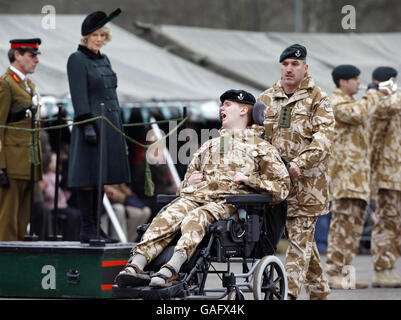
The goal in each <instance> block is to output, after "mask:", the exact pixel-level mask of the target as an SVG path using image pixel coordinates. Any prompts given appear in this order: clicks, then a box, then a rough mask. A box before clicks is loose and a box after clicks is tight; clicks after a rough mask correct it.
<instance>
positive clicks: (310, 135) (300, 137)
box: [258, 74, 334, 299]
mask: <svg viewBox="0 0 401 320" xmlns="http://www.w3.org/2000/svg"><path fill="white" fill-rule="evenodd" d="M258 100H259V101H263V102H264V103H265V104H266V106H267V108H266V111H265V121H264V127H265V138H266V140H267V141H268V142H270V143H271V144H272V145H273V146H275V147H276V148H277V149H278V151H279V153H280V155H281V156H282V157H284V158H285V159H286V160H287V161H292V162H295V163H296V164H297V165H298V166H299V168H300V169H301V176H300V177H299V178H298V179H297V181H295V183H294V186H293V187H292V189H291V191H290V194H289V196H288V198H287V201H288V218H287V223H286V231H287V236H288V241H289V246H288V249H287V253H286V271H287V274H288V292H289V294H290V295H291V296H292V298H297V297H298V295H299V293H300V291H301V288H302V285H303V284H304V283H305V285H306V289H307V291H308V292H309V294H310V298H311V299H314V298H323V297H325V296H327V295H328V294H329V293H330V289H329V286H328V282H327V279H326V277H325V275H324V274H323V270H322V267H321V264H320V256H319V252H318V251H317V247H316V242H315V240H314V237H313V235H314V231H315V224H316V220H317V218H318V216H319V215H321V214H326V213H327V212H328V210H329V209H328V203H329V199H328V170H327V169H328V160H329V155H330V145H331V139H332V134H333V128H334V116H333V110H332V108H331V106H330V103H329V101H328V97H327V95H326V94H325V93H324V92H322V90H321V89H320V88H319V87H317V86H316V85H315V84H314V81H313V80H312V78H311V77H310V76H309V75H308V74H307V75H306V76H305V78H304V79H303V80H302V82H301V84H300V86H299V88H298V89H297V90H296V91H295V93H294V94H293V95H292V96H291V97H290V98H288V97H287V96H286V94H285V93H284V90H283V88H282V86H281V80H279V81H277V82H276V83H275V84H274V85H273V87H272V88H270V89H268V90H266V91H265V92H263V93H262V94H261V95H260V96H259V98H258ZM285 106H288V107H289V108H290V110H291V111H290V114H291V123H290V126H289V127H288V128H286V127H281V126H280V125H279V120H280V113H281V109H282V107H285Z"/></svg>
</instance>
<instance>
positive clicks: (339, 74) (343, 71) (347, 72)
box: [331, 64, 361, 84]
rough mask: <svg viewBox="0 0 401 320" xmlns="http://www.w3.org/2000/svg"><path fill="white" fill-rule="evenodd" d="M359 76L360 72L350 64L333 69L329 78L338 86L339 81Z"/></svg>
mask: <svg viewBox="0 0 401 320" xmlns="http://www.w3.org/2000/svg"><path fill="white" fill-rule="evenodd" d="M360 74H361V71H360V70H359V69H358V68H357V67H355V66H353V65H351V64H341V65H339V66H337V67H335V68H334V69H333V71H332V72H331V76H332V77H333V81H334V83H335V84H338V81H339V80H340V79H344V80H348V79H351V78H355V77H357V76H359V75H360Z"/></svg>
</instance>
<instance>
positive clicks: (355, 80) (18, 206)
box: [0, 16, 401, 299]
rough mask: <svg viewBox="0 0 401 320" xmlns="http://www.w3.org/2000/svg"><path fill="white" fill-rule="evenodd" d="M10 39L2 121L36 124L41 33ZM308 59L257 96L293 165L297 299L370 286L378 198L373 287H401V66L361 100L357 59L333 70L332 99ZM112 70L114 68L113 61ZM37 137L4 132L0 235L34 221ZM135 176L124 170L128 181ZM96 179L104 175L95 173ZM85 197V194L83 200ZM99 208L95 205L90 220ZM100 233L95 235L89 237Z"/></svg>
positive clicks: (300, 51) (291, 62)
mask: <svg viewBox="0 0 401 320" xmlns="http://www.w3.org/2000/svg"><path fill="white" fill-rule="evenodd" d="M102 17H103V16H102ZM102 17H98V16H92V17H91V18H92V19H93V21H90V22H91V23H92V24H93V26H92V25H91V28H89V29H88V34H91V33H93V32H95V31H96V30H99V29H100V28H102V27H103V26H104V24H105V23H106V22H107V21H106V20H107V19H106V20H105V19H104V17H103V18H102ZM101 18H102V19H101ZM99 21H100V22H101V23H99ZM104 21H106V22H104ZM103 22H104V23H103ZM92 27H93V28H92ZM10 43H11V48H10V52H9V57H10V64H11V66H10V68H9V69H8V70H7V72H6V73H5V74H4V75H3V76H2V78H1V80H0V124H1V125H5V124H7V125H12V126H18V127H20V128H31V120H30V117H31V118H32V117H35V110H34V109H32V108H31V100H32V97H33V96H34V92H35V87H34V85H33V84H32V82H31V81H30V80H27V77H26V75H28V74H30V73H33V72H34V70H35V66H36V64H37V63H38V60H37V54H38V53H39V51H38V46H39V44H40V39H17V40H11V41H10ZM81 47H82V48H81ZM81 47H80V48H79V49H78V51H79V50H80V51H81V52H78V54H76V55H77V56H79V57H80V58H82V59H87V58H88V59H93V61H94V62H96V63H97V62H98V61H100V62H102V61H103V60H101V59H105V58H102V57H103V56H104V55H101V54H100V53H99V52H98V51H96V54H93V53H91V52H86V51H88V50H89V49H88V47H86V46H85V45H82V46H81ZM82 52H83V53H84V54H86V56H85V55H83V54H82ZM306 56H307V50H306V48H305V47H304V46H302V45H299V44H294V45H292V46H289V47H288V48H286V49H285V50H284V51H283V53H282V54H281V56H280V59H279V62H280V64H281V78H280V79H279V80H278V81H277V82H276V83H274V84H273V86H272V87H271V88H269V89H267V90H266V91H265V92H263V93H261V94H260V95H259V97H258V98H257V100H258V101H261V102H263V103H264V104H265V106H266V108H265V110H264V114H263V117H264V121H263V126H264V128H263V129H264V139H265V140H267V142H269V143H270V144H271V145H272V146H273V147H275V148H276V149H277V151H278V153H279V154H280V156H281V157H282V158H284V159H285V160H286V161H288V163H289V167H288V172H289V175H290V177H291V181H292V187H291V190H289V194H288V197H287V198H286V200H287V202H288V214H287V222H286V236H287V238H288V241H289V246H288V248H287V252H286V272H287V276H288V293H289V294H288V296H289V298H290V299H297V298H298V297H299V294H300V291H301V289H302V287H303V286H305V288H306V291H307V293H308V295H309V298H310V299H324V298H326V297H327V295H328V294H329V293H330V289H344V288H366V287H368V284H366V283H362V282H359V281H356V280H355V281H354V282H353V283H351V284H350V283H349V275H348V274H347V273H349V270H350V268H348V266H349V265H350V264H351V262H352V259H353V258H354V256H355V254H356V252H357V249H358V244H359V240H360V237H361V234H362V230H363V222H364V216H365V212H366V206H367V205H368V204H369V203H370V201H371V199H372V198H374V199H376V202H377V210H376V217H377V221H376V223H375V226H374V228H373V231H372V238H371V248H372V258H373V266H374V277H373V283H372V285H373V287H401V279H400V278H399V277H398V275H396V274H395V273H394V272H393V269H394V267H395V262H396V260H397V258H398V256H399V253H400V242H401V213H400V211H399V209H400V208H401V167H400V166H401V165H400V163H401V161H400V160H399V159H400V154H399V153H400V150H401V140H400V139H401V121H400V120H401V119H400V117H401V94H400V93H398V92H397V91H396V85H395V78H396V76H397V71H396V70H395V69H394V68H392V67H378V68H376V69H375V70H374V72H373V74H372V83H371V84H369V86H368V90H367V91H366V93H365V94H364V96H363V97H362V98H361V99H360V100H356V99H355V98H354V95H355V94H356V93H357V92H358V90H359V85H360V80H359V75H360V71H359V69H358V68H357V67H356V66H353V65H340V66H337V67H336V68H334V70H333V72H332V77H333V82H334V84H335V89H334V92H333V95H332V96H330V97H328V96H327V95H326V93H324V92H323V91H322V90H321V89H320V88H319V87H318V86H317V85H316V84H315V83H314V81H313V79H312V77H311V76H310V75H309V74H308V68H309V65H308V64H307V62H306ZM99 59H100V60H99ZM85 61H86V60H85ZM88 61H89V62H90V63H92V64H91V65H93V64H94V62H93V61H90V60H88ZM107 61H108V60H107ZM89 62H88V63H89ZM100 62H99V63H100ZM85 63H86V62H85ZM102 66H103V67H104V65H102ZM106 67H108V68H109V67H110V65H109V63H108V64H107V66H106ZM110 70H111V69H110ZM76 74H77V76H78V78H79V77H80V76H81V71H79V70H76ZM113 76H115V74H114V73H113ZM103 80H104V79H103ZM103 80H102V81H103ZM102 83H103V82H102ZM70 85H71V86H73V85H74V83H70ZM115 87H116V85H115V86H114V85H113V86H112V87H111V88H112V89H113V90H115ZM106 88H107V87H106ZM78 91H79V90H78ZM78 91H77V92H78ZM113 92H114V91H113ZM78 93H79V92H78ZM99 99H103V98H102V97H101V96H99ZM238 99H240V96H238ZM115 100H116V101H117V99H115ZM240 100H241V99H240ZM117 105H118V101H117V102H116V106H117ZM74 107H75V106H74ZM83 107H86V105H83ZM117 109H118V108H117V107H116V110H117ZM28 111H30V113H29V112H28ZM111 111H114V109H113V110H111ZM85 112H86V109H85ZM88 114H89V113H88ZM87 118H88V117H87ZM91 129H96V128H91ZM76 131H77V132H79V133H80V134H81V133H82V134H83V135H82V139H83V141H81V142H80V145H85V143H88V141H87V137H90V136H91V132H89V133H88V132H86V131H87V130H86V129H85V128H79V129H76ZM92 131H93V132H95V133H96V131H94V130H92ZM77 134H78V133H77ZM30 141H31V134H30V133H28V132H22V133H19V132H17V133H16V132H15V131H13V130H8V129H6V128H0V204H1V205H0V241H7V240H21V239H22V238H23V236H24V235H25V232H26V227H27V224H28V222H29V199H30V197H31V190H32V189H31V188H30V184H29V180H30V178H31V177H32V174H31V171H30V169H31V168H32V167H30V166H29V163H31V164H32V163H33V158H35V157H36V158H38V159H40V155H38V154H36V156H35V152H36V153H38V152H40V150H39V149H35V148H33V147H34V146H33V145H32V144H30ZM121 143H122V145H124V142H121ZM85 146H86V145H85ZM94 150H95V149H94ZM95 153H96V152H94V154H95ZM79 155H81V156H84V154H79ZM124 159H125V158H124ZM77 166H79V164H77ZM34 168H35V170H34V172H33V179H34V181H38V180H39V179H40V165H38V164H37V163H36V164H35V166H34ZM127 171H128V169H127ZM127 175H128V174H125V173H124V177H125V176H127ZM91 177H95V178H94V180H97V179H96V176H95V175H93V176H91ZM201 181H202V180H201ZM31 182H32V181H31ZM199 182H200V181H199ZM93 184H95V183H91V185H93ZM80 186H81V185H80ZM84 187H86V185H84ZM216 187H217V188H218V186H216ZM83 192H88V191H87V190H86V189H83ZM92 193H94V191H93V190H92ZM85 201H86V198H85V197H83V198H82V203H85ZM96 201H97V200H96ZM96 201H95V202H96ZM86 202H87V201H86ZM329 204H330V205H331V208H329ZM94 206H96V205H94ZM329 210H330V211H331V213H332V218H331V226H330V232H329V237H328V249H327V269H326V271H324V270H323V267H322V264H321V261H320V256H319V252H318V250H317V247H316V243H315V240H314V232H315V227H316V221H317V219H318V217H319V216H320V215H324V214H327V213H328V212H329ZM89 211H90V212H89ZM92 213H93V210H92V209H90V210H89V209H88V215H87V216H89V215H91V214H92ZM90 227H91V228H93V225H92V224H90ZM88 228H89V227H88ZM91 233H92V231H91V232H89V231H86V236H87V238H88V239H89V236H90V235H91ZM104 237H105V239H106V240H107V237H106V235H105V236H104ZM88 239H87V240H88ZM135 270H137V269H135Z"/></svg>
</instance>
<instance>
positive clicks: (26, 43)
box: [10, 38, 42, 54]
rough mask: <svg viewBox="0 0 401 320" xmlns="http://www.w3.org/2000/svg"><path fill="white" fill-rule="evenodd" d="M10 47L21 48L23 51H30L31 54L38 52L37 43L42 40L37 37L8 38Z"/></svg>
mask: <svg viewBox="0 0 401 320" xmlns="http://www.w3.org/2000/svg"><path fill="white" fill-rule="evenodd" d="M10 43H11V48H12V49H22V50H25V51H31V52H32V53H33V54H39V53H40V51H39V50H38V49H39V45H40V44H41V43H42V41H41V40H40V39H39V38H32V39H13V40H10Z"/></svg>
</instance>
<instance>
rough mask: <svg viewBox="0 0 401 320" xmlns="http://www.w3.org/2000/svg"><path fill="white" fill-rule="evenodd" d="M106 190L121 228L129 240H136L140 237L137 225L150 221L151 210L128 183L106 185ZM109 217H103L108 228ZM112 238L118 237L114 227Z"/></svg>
mask: <svg viewBox="0 0 401 320" xmlns="http://www.w3.org/2000/svg"><path fill="white" fill-rule="evenodd" d="M104 191H105V192H106V194H107V196H108V197H109V199H110V201H111V203H112V207H113V209H114V212H115V214H116V216H117V219H118V221H119V222H120V224H121V228H122V229H123V231H124V232H125V234H126V236H127V240H128V241H129V242H135V241H137V238H138V233H137V231H136V227H137V226H139V225H141V224H144V223H147V222H148V221H149V218H150V215H151V211H150V209H149V207H147V206H145V205H144V204H143V203H142V201H141V200H140V199H139V198H138V197H137V196H136V195H135V194H134V193H133V192H132V190H131V189H130V188H129V187H128V186H127V185H126V184H116V185H107V186H104ZM107 224H108V219H107V216H106V215H104V216H103V217H102V226H104V227H105V229H107ZM109 236H111V237H112V238H117V234H116V232H115V230H114V228H113V229H112V231H111V234H109Z"/></svg>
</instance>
